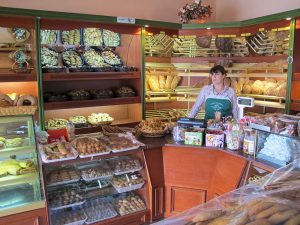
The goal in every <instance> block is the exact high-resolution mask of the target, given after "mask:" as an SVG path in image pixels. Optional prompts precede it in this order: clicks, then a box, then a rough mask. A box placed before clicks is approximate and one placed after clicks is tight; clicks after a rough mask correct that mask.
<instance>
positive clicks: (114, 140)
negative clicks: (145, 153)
mask: <svg viewBox="0 0 300 225" xmlns="http://www.w3.org/2000/svg"><path fill="white" fill-rule="evenodd" d="M101 139H103V140H105V141H106V143H107V147H108V148H109V149H110V150H111V151H112V152H114V153H116V152H124V151H130V150H135V149H138V148H139V147H140V144H139V142H138V141H135V140H132V139H130V138H129V137H127V136H126V135H122V134H119V135H110V136H108V137H102V138H101Z"/></svg>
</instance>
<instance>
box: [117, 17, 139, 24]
mask: <svg viewBox="0 0 300 225" xmlns="http://www.w3.org/2000/svg"><path fill="white" fill-rule="evenodd" d="M117 22H118V23H129V24H135V18H131V17H119V16H118V17H117Z"/></svg>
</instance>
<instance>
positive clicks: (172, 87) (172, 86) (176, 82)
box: [171, 76, 181, 90]
mask: <svg viewBox="0 0 300 225" xmlns="http://www.w3.org/2000/svg"><path fill="white" fill-rule="evenodd" d="M180 80H181V77H179V76H175V77H174V78H173V80H172V83H171V89H172V90H174V89H175V88H176V87H177V85H178V84H179V81H180Z"/></svg>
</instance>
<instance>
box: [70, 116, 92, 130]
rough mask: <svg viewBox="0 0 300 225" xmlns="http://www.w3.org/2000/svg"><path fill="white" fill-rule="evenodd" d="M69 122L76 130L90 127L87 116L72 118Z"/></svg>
mask: <svg viewBox="0 0 300 225" xmlns="http://www.w3.org/2000/svg"><path fill="white" fill-rule="evenodd" d="M69 121H70V122H71V123H72V124H73V125H74V127H75V128H81V127H88V123H87V120H86V118H85V116H71V117H69Z"/></svg>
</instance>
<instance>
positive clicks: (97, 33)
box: [83, 28, 102, 46]
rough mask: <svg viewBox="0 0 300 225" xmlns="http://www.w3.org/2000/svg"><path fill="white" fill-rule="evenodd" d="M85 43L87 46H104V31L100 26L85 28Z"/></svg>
mask: <svg viewBox="0 0 300 225" xmlns="http://www.w3.org/2000/svg"><path fill="white" fill-rule="evenodd" d="M83 43H84V45H87V46H102V32H101V30H100V29H99V28H84V29H83Z"/></svg>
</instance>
